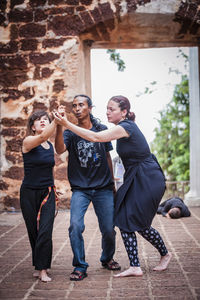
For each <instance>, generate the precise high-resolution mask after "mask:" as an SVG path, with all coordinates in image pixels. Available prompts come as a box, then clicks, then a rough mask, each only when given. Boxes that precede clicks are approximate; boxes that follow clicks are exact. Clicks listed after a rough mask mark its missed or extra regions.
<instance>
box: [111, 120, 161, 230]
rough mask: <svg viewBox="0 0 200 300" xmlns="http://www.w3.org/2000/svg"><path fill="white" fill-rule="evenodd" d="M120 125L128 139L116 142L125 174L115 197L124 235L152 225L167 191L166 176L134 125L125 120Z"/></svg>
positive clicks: (116, 214)
mask: <svg viewBox="0 0 200 300" xmlns="http://www.w3.org/2000/svg"><path fill="white" fill-rule="evenodd" d="M118 125H120V126H122V127H123V128H124V129H125V130H126V131H127V132H128V133H129V137H128V138H121V139H119V140H117V153H118V155H119V156H120V158H121V160H122V162H123V165H124V168H125V174H124V183H123V185H122V186H121V187H120V188H119V190H118V191H117V194H116V197H115V216H114V224H115V225H116V226H117V227H119V228H120V229H121V230H123V231H125V232H134V231H140V230H144V229H146V228H149V227H150V226H151V223H152V220H153V217H154V216H155V214H156V212H157V209H158V206H159V203H160V201H161V199H162V196H163V194H164V192H165V177H164V174H163V171H162V169H161V167H160V165H159V163H158V161H157V159H156V157H155V156H154V155H153V154H151V152H150V149H149V146H148V144H147V141H146V139H145V137H144V135H143V134H142V132H141V131H140V129H139V128H138V127H137V125H136V124H135V122H133V121H130V120H124V121H121V122H120V123H119V124H118Z"/></svg>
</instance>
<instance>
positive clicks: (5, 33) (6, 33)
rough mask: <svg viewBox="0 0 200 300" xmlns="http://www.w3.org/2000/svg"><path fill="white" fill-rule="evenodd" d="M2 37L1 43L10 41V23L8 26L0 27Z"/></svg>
mask: <svg viewBox="0 0 200 300" xmlns="http://www.w3.org/2000/svg"><path fill="white" fill-rule="evenodd" d="M0 37H1V40H0V42H1V43H5V44H6V43H9V42H10V25H9V26H8V27H2V26H1V27H0Z"/></svg>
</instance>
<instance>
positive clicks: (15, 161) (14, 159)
mask: <svg viewBox="0 0 200 300" xmlns="http://www.w3.org/2000/svg"><path fill="white" fill-rule="evenodd" d="M5 158H6V159H7V160H9V161H11V162H12V163H13V164H16V163H17V159H16V156H14V155H11V154H8V152H7V153H6V155H5Z"/></svg>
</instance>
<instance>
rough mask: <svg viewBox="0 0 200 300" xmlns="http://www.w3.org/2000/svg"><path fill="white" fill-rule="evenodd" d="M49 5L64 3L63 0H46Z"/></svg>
mask: <svg viewBox="0 0 200 300" xmlns="http://www.w3.org/2000/svg"><path fill="white" fill-rule="evenodd" d="M48 4H49V5H58V4H65V0H48Z"/></svg>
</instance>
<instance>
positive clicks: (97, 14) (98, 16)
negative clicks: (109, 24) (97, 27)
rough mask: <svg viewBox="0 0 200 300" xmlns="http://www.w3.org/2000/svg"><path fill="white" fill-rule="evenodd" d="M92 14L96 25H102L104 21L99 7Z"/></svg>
mask: <svg viewBox="0 0 200 300" xmlns="http://www.w3.org/2000/svg"><path fill="white" fill-rule="evenodd" d="M90 13H91V15H92V17H93V19H94V21H95V23H96V24H98V23H100V22H101V21H102V20H103V19H102V15H101V13H100V11H99V9H98V8H97V7H96V8H95V9H93V10H92V11H91V12H90Z"/></svg>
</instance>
